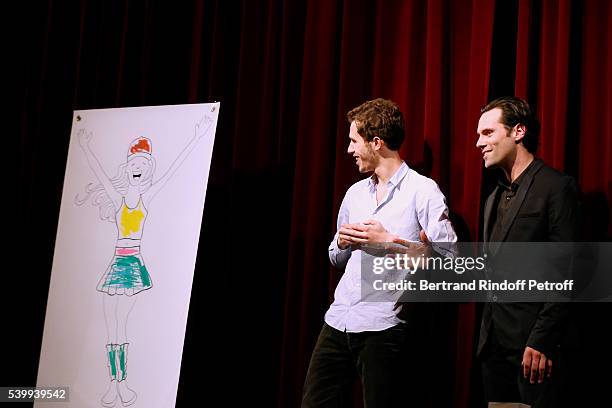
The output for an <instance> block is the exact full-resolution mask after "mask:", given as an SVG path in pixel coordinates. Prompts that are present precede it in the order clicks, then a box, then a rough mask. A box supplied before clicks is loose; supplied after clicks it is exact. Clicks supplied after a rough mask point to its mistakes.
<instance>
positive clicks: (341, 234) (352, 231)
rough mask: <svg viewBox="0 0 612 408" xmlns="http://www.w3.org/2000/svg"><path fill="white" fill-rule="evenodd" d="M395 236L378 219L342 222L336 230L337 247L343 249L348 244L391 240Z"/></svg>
mask: <svg viewBox="0 0 612 408" xmlns="http://www.w3.org/2000/svg"><path fill="white" fill-rule="evenodd" d="M395 238H397V237H396V236H395V235H393V234H391V233H390V232H388V231H387V230H386V229H385V227H383V225H382V224H381V223H380V221H376V220H367V221H364V222H362V223H360V224H342V226H340V229H339V230H338V247H339V248H340V249H345V248H348V247H349V245H357V244H366V243H375V242H379V243H380V242H393V240H394V239H395Z"/></svg>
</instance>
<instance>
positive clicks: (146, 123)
mask: <svg viewBox="0 0 612 408" xmlns="http://www.w3.org/2000/svg"><path fill="white" fill-rule="evenodd" d="M219 106H220V104H218V103H215V104H194V105H175V106H155V107H138V108H125V109H100V110H81V111H75V112H74V116H73V122H72V135H71V138H70V147H69V150H68V162H67V166H66V176H65V179H64V190H63V194H62V205H61V208H60V216H59V225H58V229H57V239H56V241H55V254H54V257H53V269H52V273H51V283H50V289H49V299H48V302H47V314H46V319H45V330H44V336H43V343H42V350H41V357H40V365H39V370H38V380H37V384H38V386H50V385H62V386H68V387H69V392H70V401H69V404H65V403H48V402H45V403H41V404H40V406H58V407H60V406H61V407H65V406H71V407H79V408H81V407H99V406H101V401H102V400H104V402H105V403H106V404H105V405H104V406H110V405H111V404H116V405H121V404H122V403H123V404H126V405H128V404H129V405H131V404H132V403H133V404H135V405H134V406H141V407H169V406H174V402H175V400H176V392H177V387H178V381H179V372H180V366H181V358H182V351H183V341H184V336H185V326H186V323H187V312H188V309H189V299H190V295H191V285H192V279H193V271H194V266H195V260H196V253H197V248H198V238H199V234H200V225H201V220H202V212H203V209H204V198H205V195H206V185H207V180H208V173H209V168H210V160H211V156H212V149H213V142H214V137H215V128H216V122H217V116H218V113H219ZM211 289H212V288H211Z"/></svg>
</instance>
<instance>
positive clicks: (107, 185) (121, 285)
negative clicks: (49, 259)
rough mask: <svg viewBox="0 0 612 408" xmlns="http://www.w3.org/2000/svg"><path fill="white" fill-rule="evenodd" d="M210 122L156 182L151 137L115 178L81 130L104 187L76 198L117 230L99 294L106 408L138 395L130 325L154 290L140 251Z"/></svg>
mask: <svg viewBox="0 0 612 408" xmlns="http://www.w3.org/2000/svg"><path fill="white" fill-rule="evenodd" d="M202 122H203V123H202ZM211 124H212V120H211V119H210V118H208V117H205V118H204V120H203V121H200V123H198V124H196V125H195V132H194V135H193V137H192V138H191V140H190V141H189V143H188V144H187V146H186V147H185V148H184V149H183V150H182V151H181V153H180V154H179V155H178V157H177V158H176V159H175V160H174V162H173V163H172V165H171V166H170V168H169V169H168V170H167V171H166V173H165V174H164V175H163V176H162V177H161V178H159V179H158V180H155V181H154V180H153V176H154V173H155V160H154V158H153V156H152V143H151V140H149V139H148V138H146V137H138V138H137V139H135V140H134V141H132V142H131V143H130V145H129V149H128V153H127V160H126V161H125V163H122V164H121V165H120V166H119V168H118V170H117V173H116V175H115V176H114V177H113V178H110V177H108V176H107V174H106V172H105V171H104V169H103V168H102V166H101V165H100V162H99V161H98V159H97V157H96V156H95V154H94V152H93V150H92V149H91V147H90V143H91V140H92V138H93V134H92V132H87V131H86V130H85V129H81V130H79V132H78V139H79V145H80V147H81V149H82V150H83V152H84V153H85V157H86V158H87V163H88V164H89V167H90V168H91V170H92V171H93V173H94V174H95V176H96V178H97V180H98V182H99V183H98V184H96V185H94V184H93V183H90V184H89V185H88V186H87V187H86V195H85V197H84V198H82V199H81V198H79V197H78V196H77V197H76V199H75V202H76V203H77V204H78V205H82V204H84V203H85V202H87V201H91V202H92V204H93V205H95V206H97V207H99V212H100V218H101V219H102V220H108V221H110V222H113V223H115V225H116V227H117V241H116V244H115V249H114V254H113V258H112V261H111V263H110V265H109V266H108V268H107V269H106V271H105V272H104V274H103V275H102V277H101V279H100V280H99V282H98V285H97V290H98V291H99V292H102V293H103V305H104V307H103V308H104V317H105V323H106V329H107V341H106V353H105V354H106V360H107V365H108V369H109V375H110V383H109V385H108V389H107V390H106V392H105V394H104V395H103V396H102V399H101V402H102V405H103V406H105V407H113V406H115V404H116V403H117V402H118V400H119V401H120V402H121V404H122V405H123V406H128V405H131V404H133V403H134V402H135V401H136V397H137V395H136V392H134V390H132V389H131V388H130V387H129V386H128V384H127V357H128V346H129V342H128V337H127V327H128V325H127V323H128V317H129V314H130V312H131V310H132V308H133V307H134V304H135V303H136V296H135V295H137V294H139V293H142V292H144V291H146V290H148V289H151V288H152V287H153V282H152V279H151V275H150V274H149V271H148V269H147V267H146V266H145V262H144V259H143V257H142V254H141V249H140V243H141V239H142V235H143V231H144V227H145V222H146V219H147V214H148V210H147V209H148V208H149V206H150V204H151V201H152V200H153V198H154V197H155V196H156V195H157V193H158V192H159V191H160V190H161V189H162V188H163V187H164V185H165V184H166V182H167V181H168V179H169V178H171V177H172V175H173V174H174V173H175V172H176V170H177V169H178V168H179V167H180V165H181V164H182V163H183V161H184V160H185V159H186V158H187V156H188V155H189V153H191V151H192V150H193V149H194V147H195V146H196V144H197V143H198V141H199V140H200V139H201V138H202V137H203V135H204V134H206V133H207V132H208V130H209V129H210V128H211ZM201 125H203V126H201Z"/></svg>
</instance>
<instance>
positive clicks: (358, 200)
mask: <svg viewBox="0 0 612 408" xmlns="http://www.w3.org/2000/svg"><path fill="white" fill-rule="evenodd" d="M368 219H374V220H377V221H379V222H380V223H381V224H382V225H383V227H384V228H385V229H386V230H387V231H389V232H390V233H392V234H395V235H398V236H400V237H402V238H404V239H407V240H409V241H419V232H420V231H421V230H424V231H425V233H426V234H427V237H428V239H429V240H430V241H431V242H432V243H433V242H441V243H442V242H444V243H450V242H456V241H457V236H456V235H455V231H454V230H453V227H452V225H451V222H450V220H449V219H448V208H447V206H446V200H445V198H444V195H443V194H442V192H441V191H440V189H439V188H438V185H437V184H436V182H435V181H433V180H431V179H429V178H427V177H425V176H422V175H420V174H419V173H417V172H416V171H414V170H412V169H411V168H409V167H408V165H407V164H406V163H402V165H401V166H400V168H399V169H398V170H397V171H396V172H395V174H394V175H393V176H392V177H391V179H390V180H389V181H388V182H387V195H386V196H385V197H384V198H383V199H382V200H381V201H380V204H377V203H376V178H375V175H372V177H369V178H366V179H364V180H361V181H358V182H357V183H355V184H353V185H352V186H351V187H350V188H349V189H348V191H347V192H346V195H345V196H344V199H343V200H342V204H341V205H340V211H339V213H338V223H337V228H338V229H340V226H341V225H342V224H347V223H350V224H356V223H360V222H364V221H366V220H368ZM329 259H330V261H331V263H332V265H334V266H335V267H337V268H343V267H345V271H344V274H343V275H342V278H341V279H340V282H339V283H338V287H337V288H336V292H335V294H334V302H333V303H332V305H331V306H330V307H329V310H328V311H327V313H326V314H325V322H326V323H327V324H328V325H330V326H332V327H333V328H335V329H337V330H340V331H347V332H363V331H380V330H385V329H388V328H389V327H393V326H395V325H397V324H398V323H400V322H401V320H400V319H399V318H398V317H397V315H396V313H397V311H394V310H393V307H394V306H395V303H394V302H363V301H361V250H359V249H352V247H348V248H346V249H340V248H338V232H336V235H335V236H334V239H333V240H332V242H331V245H330V246H329Z"/></svg>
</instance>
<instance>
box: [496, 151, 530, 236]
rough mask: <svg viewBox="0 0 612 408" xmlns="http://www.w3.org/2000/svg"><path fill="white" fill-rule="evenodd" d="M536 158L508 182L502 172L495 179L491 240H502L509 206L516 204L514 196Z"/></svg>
mask: <svg viewBox="0 0 612 408" xmlns="http://www.w3.org/2000/svg"><path fill="white" fill-rule="evenodd" d="M535 162H536V160H535V159H534V160H532V161H531V163H529V166H527V167H526V168H525V170H523V171H522V172H521V174H520V175H519V176H518V177H517V178H516V180H514V181H513V182H510V181H509V180H508V179H507V178H506V176H505V175H504V174H503V173H502V176H501V177H500V178H499V180H498V181H497V183H498V185H499V188H498V189H497V194H496V196H495V204H493V211H494V213H493V217H492V219H493V220H494V222H493V223H492V226H491V235H490V236H491V238H490V241H491V242H501V241H503V240H504V237H503V236H502V231H504V229H505V227H506V224H507V223H508V222H510V221H511V220H508V217H507V216H506V215H507V214H508V212H509V211H510V209H511V208H513V206H515V205H519V204H517V202H516V200H514V196H515V195H516V192H517V190H518V188H519V186H520V185H521V182H522V181H523V180H524V179H525V174H527V173H528V172H529V169H530V168H531V167H532V166H533V165H534V163H535Z"/></svg>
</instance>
